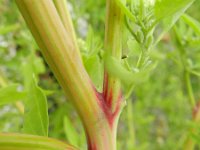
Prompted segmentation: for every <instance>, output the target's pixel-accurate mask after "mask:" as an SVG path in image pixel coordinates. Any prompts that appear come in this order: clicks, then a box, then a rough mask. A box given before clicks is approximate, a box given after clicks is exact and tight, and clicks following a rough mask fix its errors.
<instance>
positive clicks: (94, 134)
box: [16, 0, 120, 150]
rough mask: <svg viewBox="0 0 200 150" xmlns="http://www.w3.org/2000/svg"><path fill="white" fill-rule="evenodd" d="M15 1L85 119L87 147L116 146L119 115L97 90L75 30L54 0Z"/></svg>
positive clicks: (108, 148) (112, 148)
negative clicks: (109, 106) (77, 41)
mask: <svg viewBox="0 0 200 150" xmlns="http://www.w3.org/2000/svg"><path fill="white" fill-rule="evenodd" d="M16 3H17V5H18V7H19V10H20V11H21V13H22V15H23V17H24V19H25V21H26V23H27V25H28V27H29V28H30V30H31V32H32V34H33V36H34V38H35V40H36V42H37V43H38V45H39V47H40V48H41V51H42V54H43V55H44V57H45V59H46V61H47V63H48V64H49V66H50V68H51V69H52V71H53V73H54V75H55V77H56V78H57V80H58V82H59V83H60V85H61V87H62V88H63V90H64V92H65V93H66V95H67V96H68V97H69V98H70V100H71V101H72V103H73V104H74V106H75V108H76V110H77V112H78V114H79V115H80V117H81V119H82V122H83V125H84V128H85V131H86V135H87V139H88V149H89V150H115V149H116V126H117V125H116V124H117V123H116V122H117V121H116V120H118V115H113V114H110V111H109V109H107V106H106V105H105V103H104V98H103V97H102V95H100V94H99V93H97V92H96V89H95V88H94V86H93V84H92V83H91V79H90V78H89V76H88V74H87V72H86V70H85V68H84V66H83V63H82V60H81V59H80V56H79V49H78V47H77V46H76V44H74V43H76V41H75V39H74V38H73V37H72V36H73V33H70V34H69V33H68V32H67V30H66V28H65V26H64V25H63V21H62V20H61V17H60V16H59V13H58V12H57V9H56V7H55V5H54V3H53V1H52V0H40V2H38V0H31V1H30V0H16ZM66 18H67V17H66ZM70 23H71V18H68V19H67V20H66V24H70ZM68 27H70V25H68ZM117 29H118V28H117ZM115 30H116V29H115ZM70 31H73V29H69V32H70ZM117 32H118V31H117ZM118 110H120V109H118ZM118 112H119V111H118ZM116 114H118V113H116ZM113 116H115V119H113V118H114V117H113Z"/></svg>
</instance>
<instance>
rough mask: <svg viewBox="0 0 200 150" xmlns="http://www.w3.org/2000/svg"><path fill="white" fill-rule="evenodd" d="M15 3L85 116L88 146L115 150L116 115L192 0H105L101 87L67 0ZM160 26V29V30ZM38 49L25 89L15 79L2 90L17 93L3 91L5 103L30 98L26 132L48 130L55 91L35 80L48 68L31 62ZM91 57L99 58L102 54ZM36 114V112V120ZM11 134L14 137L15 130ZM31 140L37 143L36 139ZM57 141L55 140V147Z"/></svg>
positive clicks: (26, 70) (44, 133)
mask: <svg viewBox="0 0 200 150" xmlns="http://www.w3.org/2000/svg"><path fill="white" fill-rule="evenodd" d="M172 2H173V3H172ZM16 3H17V5H18V8H19V10H20V11H21V14H22V15H23V17H24V19H25V21H26V23H27V25H28V27H29V29H30V30H31V32H32V35H33V36H34V38H35V40H36V42H37V44H38V45H39V47H40V48H41V51H42V54H43V56H44V57H45V59H46V61H47V63H48V65H49V66H50V68H51V70H52V71H53V73H54V75H55V77H56V79H57V80H58V82H59V83H60V85H61V87H62V88H63V90H64V92H65V94H66V96H67V97H68V98H69V99H70V100H71V102H72V103H73V105H74V108H75V109H76V111H77V112H78V114H79V116H80V118H81V120H82V123H83V126H84V129H85V133H86V137H87V142H88V149H90V150H115V149H116V136H117V125H118V119H119V116H120V113H121V111H122V109H123V107H124V105H125V101H126V100H127V99H130V95H131V93H132V91H133V90H134V89H136V87H137V86H138V84H141V83H142V82H144V81H145V80H147V79H148V77H149V75H150V74H151V71H152V70H153V69H154V68H155V66H156V64H157V63H156V62H155V61H154V60H152V58H151V57H150V56H151V52H152V49H153V48H155V46H157V44H158V42H159V41H160V40H161V39H162V37H163V35H164V34H165V33H166V32H168V31H169V29H170V28H171V27H172V26H173V25H174V24H175V22H176V21H177V20H178V19H179V17H180V16H181V15H182V14H183V13H184V12H185V11H186V9H187V8H188V7H189V6H190V5H191V4H192V3H193V0H185V1H181V0H173V1H169V0H162V1H155V2H154V3H151V2H150V1H144V0H140V1H136V0H132V1H127V2H126V1H125V0H124V1H121V0H107V1H106V6H107V7H106V23H105V25H106V28H105V43H104V48H103V49H104V51H101V48H100V49H97V48H96V49H95V50H96V51H95V50H94V51H95V52H94V53H95V54H98V55H100V57H101V59H102V61H104V70H105V71H104V79H103V81H102V82H103V89H102V91H100V92H99V91H98V90H99V89H98V88H97V87H95V84H94V83H93V82H94V81H93V82H92V81H91V78H90V77H89V75H90V76H91V74H89V73H90V72H89V71H88V70H89V69H90V67H91V64H92V63H93V62H94V61H93V59H90V58H92V57H91V56H90V55H89V56H88V57H89V58H87V57H84V56H83V58H85V59H82V56H81V52H80V50H79V47H78V41H77V38H76V35H75V31H74V27H73V24H72V20H71V17H70V15H69V11H68V8H67V5H66V4H65V1H64V0H53V1H51V0H41V1H40V2H38V1H36V0H32V1H30V0H16ZM172 5H173V6H172ZM170 7H171V9H170V10H169V8H170ZM124 20H125V21H124ZM124 22H125V24H124ZM125 26H126V27H125ZM11 29H12V28H11ZM159 30H161V32H158V31H159ZM127 41H128V44H127ZM132 47H133V48H135V49H137V50H139V57H137V55H136V54H134V51H133V50H132ZM122 49H123V50H122ZM124 49H128V50H129V51H128V52H127V51H125V50H124ZM34 54H35V53H33V54H32V55H30V57H29V58H28V60H27V62H29V63H28V65H27V64H24V68H23V73H24V74H25V75H24V90H22V91H18V88H19V87H18V86H17V85H11V86H9V87H7V88H5V89H2V91H1V93H2V95H3V96H8V95H9V94H8V93H14V94H16V96H15V97H16V99H12V98H9V97H8V98H7V99H8V100H6V98H5V97H3V96H2V97H3V99H4V100H6V103H7V102H13V101H17V100H19V99H26V100H25V103H24V107H25V122H24V128H23V132H24V133H29V134H36V135H40V136H48V124H49V121H48V113H47V102H46V95H48V94H49V93H51V92H49V91H45V90H43V89H41V88H40V87H39V86H38V85H37V81H38V75H39V74H40V73H41V72H43V71H44V69H43V68H44V67H43V64H42V63H41V61H40V60H39V61H36V64H35V63H32V62H34V60H35V59H36V58H37V57H36V56H35V55H34ZM135 56H136V58H135ZM93 58H94V60H97V59H98V58H99V57H94V56H93ZM133 58H134V59H133ZM89 60H91V63H89ZM84 65H85V66H84ZM38 66H40V67H38ZM100 66H101V65H100ZM29 68H31V69H29ZM85 68H86V69H87V71H88V72H87V71H86V69H85ZM92 73H93V72H92ZM33 74H35V76H33ZM141 77H142V78H141ZM102 78H103V77H102ZM93 80H94V79H93ZM97 80H100V79H97ZM99 83H100V84H102V83H101V82H98V84H99ZM100 89H101V88H100ZM122 93H123V94H122ZM123 95H124V96H123ZM0 96H1V95H0ZM24 97H25V98H24ZM2 104H5V103H2ZM128 110H129V111H128V117H129V118H132V116H130V113H131V111H132V108H131V105H130V106H129V107H128ZM34 115H37V116H38V118H35V119H34V120H33V118H34ZM130 120H131V119H130ZM66 124H68V123H66ZM129 129H130V130H131V132H132V133H133V132H134V131H133V129H131V128H129ZM2 137H4V135H2ZM10 137H12V138H13V139H14V140H15V137H16V135H13V136H10ZM131 137H132V138H134V134H131ZM23 138H25V139H26V141H25V144H24V143H22V146H23V145H25V146H27V147H29V145H26V144H27V143H28V144H30V143H29V142H32V141H33V140H30V138H29V136H22V139H21V140H22V142H23ZM40 138H41V137H39V138H38V137H34V140H36V141H37V140H38V141H39V140H40ZM44 140H45V143H41V145H39V146H40V147H41V146H42V145H43V144H44V145H45V146H47V147H48V148H49V147H50V146H51V145H50V142H48V140H47V139H46V138H45V139H44ZM46 140H47V141H46ZM12 142H13V140H11V141H8V143H6V144H7V145H6V144H5V143H4V141H3V142H1V141H0V146H1V144H2V145H6V146H9V144H11V145H12ZM26 142H27V143H26ZM19 143H21V141H19ZM48 143H49V144H48ZM52 143H54V142H52ZM129 143H130V142H129ZM135 143H136V142H135V141H134V142H133V144H129V146H130V147H131V148H135ZM17 144H18V143H17ZM19 145H20V144H19ZM31 145H32V143H31ZM33 146H35V147H36V146H37V145H34V143H33ZM56 146H57V145H56V142H55V145H53V146H52V149H53V148H54V147H56ZM44 148H46V147H44ZM64 148H65V147H61V149H64ZM46 149H47V148H46ZM49 149H50V148H49ZM69 149H70V148H69Z"/></svg>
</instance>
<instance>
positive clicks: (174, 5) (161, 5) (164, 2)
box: [155, 0, 194, 45]
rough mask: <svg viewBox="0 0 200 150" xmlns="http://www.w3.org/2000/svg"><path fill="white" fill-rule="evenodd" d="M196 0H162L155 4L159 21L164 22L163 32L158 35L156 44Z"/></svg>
mask: <svg viewBox="0 0 200 150" xmlns="http://www.w3.org/2000/svg"><path fill="white" fill-rule="evenodd" d="M193 2H194V0H184V1H183V0H161V1H157V2H156V4H155V15H156V17H157V22H158V23H162V25H163V27H162V30H163V31H162V32H161V33H160V35H159V36H158V37H157V40H156V42H155V45H156V44H157V43H158V42H159V41H160V40H161V39H162V37H163V36H164V34H165V33H167V32H168V31H169V30H170V29H171V28H172V27H173V25H174V24H175V23H176V22H177V20H178V19H179V18H180V17H181V15H182V14H183V13H184V12H185V11H186V10H187V9H188V8H189V7H190V5H191V4H192V3H193Z"/></svg>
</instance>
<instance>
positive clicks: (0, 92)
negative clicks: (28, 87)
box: [0, 84, 27, 105]
mask: <svg viewBox="0 0 200 150" xmlns="http://www.w3.org/2000/svg"><path fill="white" fill-rule="evenodd" d="M26 94H27V93H26V92H24V91H22V90H20V86H19V85H17V84H12V85H8V86H6V87H4V88H1V89H0V105H5V104H9V103H13V102H16V101H19V100H24V99H25V98H26Z"/></svg>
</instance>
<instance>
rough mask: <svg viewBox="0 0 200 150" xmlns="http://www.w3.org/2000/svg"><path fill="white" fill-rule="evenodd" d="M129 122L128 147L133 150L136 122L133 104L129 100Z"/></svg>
mask: <svg viewBox="0 0 200 150" xmlns="http://www.w3.org/2000/svg"><path fill="white" fill-rule="evenodd" d="M127 102H128V105H127V120H128V133H129V136H128V139H127V146H128V149H133V148H134V147H135V129H134V125H133V124H134V120H133V104H132V103H131V99H129V100H127Z"/></svg>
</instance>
